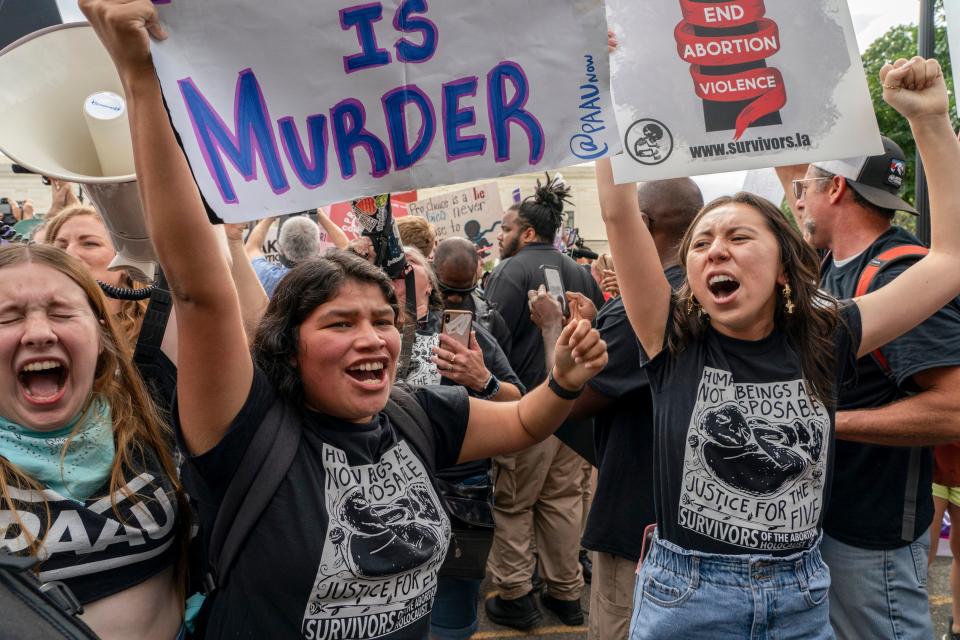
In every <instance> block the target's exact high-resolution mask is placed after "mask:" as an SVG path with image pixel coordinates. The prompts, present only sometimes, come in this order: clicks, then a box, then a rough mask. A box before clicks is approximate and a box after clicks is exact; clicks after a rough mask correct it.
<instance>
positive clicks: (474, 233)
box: [408, 183, 503, 260]
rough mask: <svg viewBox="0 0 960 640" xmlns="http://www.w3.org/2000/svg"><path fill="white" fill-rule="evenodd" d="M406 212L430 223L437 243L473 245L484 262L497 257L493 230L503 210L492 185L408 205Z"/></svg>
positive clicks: (495, 229) (495, 186) (495, 189)
mask: <svg viewBox="0 0 960 640" xmlns="http://www.w3.org/2000/svg"><path fill="white" fill-rule="evenodd" d="M408 211H409V213H410V215H413V216H421V217H423V218H426V219H427V220H429V221H430V222H431V223H433V226H434V227H435V228H436V230H437V239H438V240H443V239H444V238H448V237H450V236H459V237H461V238H467V239H468V240H470V241H471V242H473V245H474V246H475V247H476V248H477V252H478V253H479V254H480V255H481V256H483V258H484V260H490V259H496V258H497V257H499V255H500V250H499V247H498V246H497V228H498V227H499V226H500V218H502V217H503V206H502V205H501V203H500V192H499V190H498V187H497V185H496V183H491V184H483V185H479V186H476V187H470V188H468V189H463V190H462V191H454V192H452V193H445V194H443V195H439V196H435V197H433V198H427V199H425V200H418V201H417V202H411V203H410V205H409V207H408Z"/></svg>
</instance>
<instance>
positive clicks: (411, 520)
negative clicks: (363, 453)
mask: <svg viewBox="0 0 960 640" xmlns="http://www.w3.org/2000/svg"><path fill="white" fill-rule="evenodd" d="M323 467H324V473H325V481H324V482H325V485H326V486H325V487H324V491H325V496H326V508H327V513H328V517H329V524H328V528H327V531H326V540H325V542H324V546H323V553H322V556H321V559H320V566H319V567H318V569H317V577H316V580H315V581H314V586H313V590H312V592H311V594H310V598H309V600H308V601H307V606H306V611H305V612H304V617H303V627H302V633H303V635H304V637H306V638H315V639H316V640H349V639H353V638H380V637H383V636H387V635H390V634H393V633H396V632H397V631H399V630H401V629H403V628H405V627H408V626H409V625H411V624H413V623H415V622H417V621H418V620H420V619H421V618H423V617H424V616H425V615H427V614H428V613H429V612H430V609H431V607H432V603H433V597H434V594H435V593H436V589H437V571H438V569H439V567H440V565H441V563H442V562H443V559H444V558H445V557H446V553H447V545H448V539H449V536H450V521H449V520H448V519H447V516H446V514H445V513H444V511H443V507H442V505H441V503H440V499H439V497H438V496H437V493H436V491H435V490H434V488H433V486H432V484H431V483H430V481H429V476H428V475H427V471H426V469H425V468H424V465H423V463H422V462H421V461H420V459H419V458H417V457H416V456H415V455H414V453H413V451H412V450H411V449H410V446H409V445H408V444H407V443H406V442H405V441H400V442H398V443H397V444H396V445H394V446H393V447H392V448H391V449H390V450H389V451H387V452H386V453H385V454H384V455H383V456H382V457H381V458H380V460H379V461H378V462H376V463H374V464H369V465H361V466H356V467H351V466H350V465H349V463H348V461H347V456H346V454H345V453H344V452H343V451H341V450H340V449H338V448H336V447H332V446H330V445H328V444H324V446H323Z"/></svg>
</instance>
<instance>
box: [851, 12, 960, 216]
mask: <svg viewBox="0 0 960 640" xmlns="http://www.w3.org/2000/svg"><path fill="white" fill-rule="evenodd" d="M937 5H938V6H937V14H936V38H935V40H934V52H935V55H936V58H937V60H939V61H940V66H941V67H943V73H944V79H945V80H946V82H947V89H948V90H949V92H950V118H951V120H952V121H953V126H954V128H955V129H956V128H957V126H958V124H960V122H958V120H957V115H956V113H957V110H956V106H955V94H954V88H953V75H952V74H951V71H950V50H949V47H948V45H947V27H946V18H945V15H944V13H943V7H942V5H941V3H940V2H938V3H937ZM915 55H917V26H916V25H914V24H905V25H899V26H896V27H892V28H891V29H890V30H889V31H887V32H886V33H885V34H883V35H882V36H880V37H879V38H877V39H876V40H875V41H874V42H873V44H871V45H870V47H869V48H868V49H867V50H866V51H865V52H864V54H863V67H864V70H865V71H866V74H867V82H868V84H869V86H870V98H871V99H872V100H873V107H874V110H875V111H876V113H877V122H878V124H879V125H880V132H881V133H883V134H884V135H885V136H887V137H889V138H891V139H892V140H894V141H895V142H896V143H897V144H899V145H900V147H901V148H902V149H903V152H904V153H905V154H906V156H907V160H908V162H907V176H906V179H905V181H904V186H903V190H902V191H901V196H902V197H903V198H904V200H907V201H908V202H910V203H911V204H913V201H914V184H915V180H916V172H915V167H914V162H913V159H914V158H915V157H916V152H917V146H916V145H915V144H914V142H913V135H912V134H911V133H910V125H908V124H907V121H906V120H905V119H904V118H903V117H902V116H901V115H900V114H899V113H897V112H896V111H895V110H894V109H893V108H892V107H890V106H889V105H888V104H887V103H886V102H884V101H883V87H881V86H880V69H881V68H882V67H883V65H884V64H885V63H887V62H892V61H894V60H897V59H898V58H907V59H910V58H912V57H913V56H915ZM958 55H960V52H958ZM897 216H898V217H897V223H898V224H902V226H906V227H908V228H910V229H911V230H914V229H915V228H916V223H915V221H914V217H913V216H910V215H906V214H903V213H900V214H897Z"/></svg>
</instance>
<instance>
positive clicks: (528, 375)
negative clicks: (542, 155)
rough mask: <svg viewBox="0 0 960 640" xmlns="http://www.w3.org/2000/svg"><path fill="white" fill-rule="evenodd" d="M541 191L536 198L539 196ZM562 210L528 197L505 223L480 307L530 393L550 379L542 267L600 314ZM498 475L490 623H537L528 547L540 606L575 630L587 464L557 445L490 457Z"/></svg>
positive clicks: (579, 616) (551, 441)
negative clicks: (540, 316)
mask: <svg viewBox="0 0 960 640" xmlns="http://www.w3.org/2000/svg"><path fill="white" fill-rule="evenodd" d="M538 193H539V190H538ZM562 216H563V203H562V202H560V201H558V200H555V201H552V202H547V201H544V200H542V199H541V198H540V197H537V198H536V199H533V198H530V199H527V200H526V201H525V202H524V203H523V204H521V205H519V206H515V207H512V208H511V209H510V210H508V211H507V213H506V214H504V216H503V227H502V230H501V233H500V237H499V240H500V257H501V259H504V260H505V261H504V262H501V264H500V265H499V266H498V267H497V269H496V270H495V271H494V272H493V274H492V275H491V277H490V280H489V282H488V285H487V288H486V294H487V299H488V300H489V301H490V302H491V303H492V304H493V305H494V306H495V307H496V309H497V310H498V311H499V312H500V313H501V315H502V316H503V318H504V320H506V323H507V327H508V328H509V329H510V333H511V334H512V336H513V345H512V347H511V352H510V364H511V365H512V366H513V370H514V371H515V372H516V373H517V375H518V376H519V377H520V381H521V382H522V383H523V385H524V386H525V387H526V388H527V389H533V388H534V387H536V386H537V385H538V384H540V383H541V382H543V381H544V380H545V379H546V378H547V366H546V362H545V357H544V349H543V340H542V338H541V335H540V330H539V328H538V327H537V326H536V325H535V324H534V323H533V322H532V321H531V320H530V311H529V308H528V299H527V292H528V291H531V290H536V289H538V288H539V287H540V286H541V285H543V284H545V282H544V274H543V269H542V268H541V267H543V266H550V267H555V268H557V269H559V271H560V277H561V280H562V284H563V287H564V289H565V290H566V291H575V292H579V293H583V294H584V295H586V296H587V297H588V298H590V299H591V300H592V301H593V302H594V304H595V305H596V306H597V308H600V306H602V304H603V294H602V293H601V292H600V288H599V287H598V286H597V283H596V282H594V281H593V278H591V277H590V274H589V273H588V272H587V271H585V270H584V269H583V268H581V267H580V266H579V265H578V264H577V263H576V262H574V261H573V260H571V259H570V258H568V257H567V256H565V255H563V254H562V253H560V252H559V251H557V250H556V249H555V248H554V246H553V239H554V237H555V236H556V234H557V230H558V229H559V228H560V223H561V221H562ZM494 463H495V469H496V474H497V480H496V495H495V504H496V506H495V515H496V519H497V528H496V533H495V537H494V543H493V549H492V551H491V553H490V561H489V569H490V574H491V575H492V577H493V582H494V584H495V585H496V587H497V591H498V595H497V596H496V597H495V598H491V599H489V600H487V602H486V608H487V615H488V616H489V617H490V619H491V620H492V621H493V622H496V623H498V624H503V625H508V626H512V627H517V628H521V629H527V628H530V627H532V626H534V625H536V624H537V623H538V622H539V621H540V619H541V615H540V611H539V609H538V607H537V604H536V602H535V601H534V599H533V593H532V591H533V586H532V577H533V570H534V563H535V560H534V556H533V547H532V546H531V543H532V541H533V539H534V536H536V549H537V553H538V554H539V559H540V575H541V577H542V578H543V581H544V584H545V586H546V593H545V594H544V595H543V603H544V606H546V607H548V608H550V609H552V610H553V611H554V612H556V613H557V615H558V616H559V617H560V619H561V620H562V621H563V622H564V623H565V624H574V625H576V624H582V623H583V612H582V611H581V609H580V592H581V591H582V589H583V576H582V572H581V568H580V562H579V558H578V556H579V550H580V526H581V514H582V510H583V505H582V490H581V486H580V481H581V478H582V477H583V472H584V469H583V466H584V464H585V463H584V461H583V459H582V458H580V456H578V455H577V454H576V453H574V451H573V450H572V449H570V448H569V447H567V446H566V445H564V444H562V443H561V442H560V441H559V440H557V439H556V438H553V437H551V438H548V439H547V440H545V441H543V442H541V443H539V444H537V445H534V446H533V447H531V448H530V449H527V450H526V451H523V452H521V453H519V454H512V455H509V456H501V457H499V458H495V459H494Z"/></svg>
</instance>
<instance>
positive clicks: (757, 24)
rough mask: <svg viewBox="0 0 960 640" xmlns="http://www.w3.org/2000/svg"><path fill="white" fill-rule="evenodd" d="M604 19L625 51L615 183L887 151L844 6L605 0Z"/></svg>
mask: <svg viewBox="0 0 960 640" xmlns="http://www.w3.org/2000/svg"><path fill="white" fill-rule="evenodd" d="M608 10H609V16H608V21H609V24H610V27H611V29H612V30H613V31H614V32H615V34H616V36H617V39H618V41H619V43H620V44H619V47H618V49H617V50H616V51H615V52H614V54H613V55H612V56H611V59H610V63H611V72H612V74H613V78H612V84H613V91H614V97H615V99H616V104H615V109H616V112H617V123H618V125H619V128H620V133H621V135H622V136H623V147H624V153H623V154H621V155H619V156H616V157H615V158H614V160H613V167H614V177H615V178H616V180H617V182H621V183H622V182H630V181H635V180H653V179H660V178H674V177H680V176H689V175H700V174H707V173H722V172H729V171H738V170H743V169H758V168H763V167H770V166H777V165H785V164H799V163H806V162H811V161H815V160H833V159H837V158H847V157H852V156H858V155H872V154H876V153H880V152H881V151H882V147H881V144H880V132H879V129H878V127H877V121H876V117H875V116H874V113H873V104H872V102H871V100H870V94H869V91H868V89H867V81H866V77H865V76H864V72H863V64H862V63H861V61H860V54H859V51H858V48H857V42H856V38H855V36H854V31H853V24H852V21H851V19H850V13H849V10H848V9H847V6H846V2H845V0H811V1H809V2H807V1H804V2H797V1H796V0H663V1H662V2H634V1H633V0H609V1H608ZM651 61H656V63H655V64H654V63H651Z"/></svg>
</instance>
